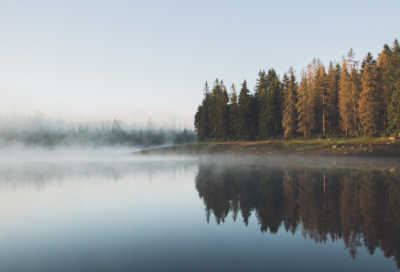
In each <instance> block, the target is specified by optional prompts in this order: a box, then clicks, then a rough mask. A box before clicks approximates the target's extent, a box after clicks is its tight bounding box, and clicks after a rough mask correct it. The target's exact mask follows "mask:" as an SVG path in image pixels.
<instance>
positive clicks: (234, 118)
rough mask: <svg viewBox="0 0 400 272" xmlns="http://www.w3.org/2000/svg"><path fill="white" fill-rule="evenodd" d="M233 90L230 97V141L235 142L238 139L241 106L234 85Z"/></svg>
mask: <svg viewBox="0 0 400 272" xmlns="http://www.w3.org/2000/svg"><path fill="white" fill-rule="evenodd" d="M231 90H232V92H231V94H230V97H229V102H230V103H229V140H235V139H236V137H237V128H238V118H239V116H238V115H239V106H238V101H237V100H238V98H237V94H236V87H235V85H234V84H232V87H231Z"/></svg>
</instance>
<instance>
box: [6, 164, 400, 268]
mask: <svg viewBox="0 0 400 272" xmlns="http://www.w3.org/2000/svg"><path fill="white" fill-rule="evenodd" d="M275 161H276V160H275ZM276 162H277V161H276ZM332 165H334V166H332ZM335 165H336V166H335ZM356 165H358V164H354V165H352V166H351V167H349V168H343V167H339V166H337V164H330V166H329V167H325V166H321V165H319V166H318V167H316V166H315V165H314V166H313V165H311V164H310V165H309V166H305V165H304V162H303V164H302V165H299V164H295V163H291V162H290V161H289V162H286V163H285V164H284V163H274V164H273V163H271V162H266V163H264V164H263V163H260V162H259V161H258V162H257V163H254V162H253V161H251V160H247V161H240V162H237V161H232V160H229V159H220V160H218V161H216V160H212V159H208V158H203V159H194V158H179V159H177V158H174V159H173V158H165V159H163V158H157V159H138V158H134V159H111V160H109V161H107V160H104V159H102V160H101V161H71V160H67V161H62V160H58V161H54V160H53V161H45V160H42V161H36V162H35V161H19V162H18V161H13V162H8V163H7V162H4V163H2V164H1V165H0V244H1V245H2V246H1V247H0V267H1V271H132V270H133V271H265V270H269V271H398V268H397V263H398V261H396V259H395V257H396V256H397V254H398V253H397V251H399V250H398V249H399V248H400V243H399V241H400V236H399V234H398V233H399V222H400V220H399V207H400V206H399V203H400V198H399V192H400V178H399V175H398V171H397V170H396V169H395V170H394V171H393V170H392V171H391V170H390V169H392V168H390V169H389V170H384V171H383V170H381V169H375V168H374V169H372V168H370V169H368V167H360V166H356ZM376 165H378V163H376ZM397 260H398V259H397Z"/></svg>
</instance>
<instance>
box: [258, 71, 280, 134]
mask: <svg viewBox="0 0 400 272" xmlns="http://www.w3.org/2000/svg"><path fill="white" fill-rule="evenodd" d="M259 84H260V85H259V89H260V92H259V94H258V97H259V104H260V114H259V136H260V139H266V138H269V137H276V136H277V135H278V134H279V133H280V132H281V131H282V102H283V98H282V97H283V95H282V84H281V82H280V80H279V77H278V75H277V74H276V72H275V70H274V69H270V70H269V71H268V74H267V75H266V76H265V77H264V78H261V77H260V81H259Z"/></svg>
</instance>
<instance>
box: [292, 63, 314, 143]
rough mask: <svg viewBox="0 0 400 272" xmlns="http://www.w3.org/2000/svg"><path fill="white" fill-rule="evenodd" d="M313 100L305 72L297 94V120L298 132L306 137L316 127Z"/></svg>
mask: <svg viewBox="0 0 400 272" xmlns="http://www.w3.org/2000/svg"><path fill="white" fill-rule="evenodd" d="M312 104H313V100H312V94H311V88H310V82H309V79H308V77H307V74H306V73H305V71H302V75H301V82H300V86H299V89H298V93H297V104H296V109H297V120H298V128H297V131H298V132H303V134H304V137H306V136H307V135H310V134H311V131H312V130H313V129H314V127H315V123H314V121H315V120H314V105H312Z"/></svg>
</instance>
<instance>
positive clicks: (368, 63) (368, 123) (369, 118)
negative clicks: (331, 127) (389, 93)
mask: <svg viewBox="0 0 400 272" xmlns="http://www.w3.org/2000/svg"><path fill="white" fill-rule="evenodd" d="M361 81H362V88H363V89H362V92H361V95H360V100H359V109H358V111H359V118H360V123H361V127H362V130H363V132H364V134H367V133H373V132H375V131H376V130H377V129H378V128H379V121H380V118H379V117H380V116H379V109H380V84H379V83H380V82H379V67H378V64H377V62H376V61H375V60H374V59H373V58H371V54H370V53H368V55H367V56H366V58H365V59H364V62H363V72H362V77H361Z"/></svg>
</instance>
